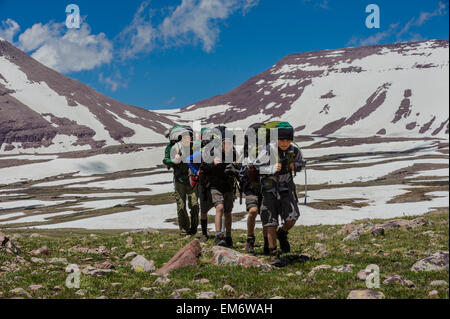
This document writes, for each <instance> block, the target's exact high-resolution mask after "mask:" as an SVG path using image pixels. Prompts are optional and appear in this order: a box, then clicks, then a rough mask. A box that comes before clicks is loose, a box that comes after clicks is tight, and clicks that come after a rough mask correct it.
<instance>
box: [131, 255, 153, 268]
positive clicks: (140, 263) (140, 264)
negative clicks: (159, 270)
mask: <svg viewBox="0 0 450 319" xmlns="http://www.w3.org/2000/svg"><path fill="white" fill-rule="evenodd" d="M130 265H131V268H133V269H134V271H137V272H150V271H153V270H155V262H154V261H153V260H151V261H148V260H147V259H145V257H144V256H142V255H137V256H136V257H134V258H133V260H132V261H131V262H130Z"/></svg>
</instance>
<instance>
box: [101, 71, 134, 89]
mask: <svg viewBox="0 0 450 319" xmlns="http://www.w3.org/2000/svg"><path fill="white" fill-rule="evenodd" d="M98 81H99V82H100V83H103V84H105V86H106V87H108V88H109V89H110V90H111V91H113V92H115V91H117V89H118V88H120V87H127V82H126V81H124V80H123V79H122V76H121V75H120V73H116V74H115V75H114V76H112V75H111V76H104V75H103V72H101V73H100V74H99V76H98Z"/></svg>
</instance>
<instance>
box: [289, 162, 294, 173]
mask: <svg viewBox="0 0 450 319" xmlns="http://www.w3.org/2000/svg"><path fill="white" fill-rule="evenodd" d="M289 167H290V168H291V171H295V165H294V163H291V165H289Z"/></svg>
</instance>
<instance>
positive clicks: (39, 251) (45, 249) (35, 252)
mask: <svg viewBox="0 0 450 319" xmlns="http://www.w3.org/2000/svg"><path fill="white" fill-rule="evenodd" d="M29 254H30V255H35V256H48V255H50V249H48V247H47V246H43V247H41V248H39V249H35V250H32V251H30V252H29Z"/></svg>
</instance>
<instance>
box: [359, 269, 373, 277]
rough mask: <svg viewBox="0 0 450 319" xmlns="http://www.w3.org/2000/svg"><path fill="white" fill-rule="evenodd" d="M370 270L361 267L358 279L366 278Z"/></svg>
mask: <svg viewBox="0 0 450 319" xmlns="http://www.w3.org/2000/svg"><path fill="white" fill-rule="evenodd" d="M370 273H371V272H370V271H367V270H365V269H361V270H360V271H359V272H358V275H357V276H358V279H360V280H366V279H367V276H368V275H370Z"/></svg>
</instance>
